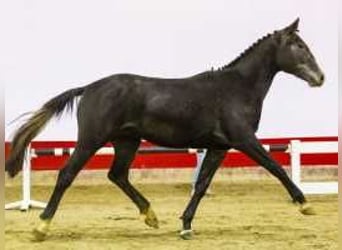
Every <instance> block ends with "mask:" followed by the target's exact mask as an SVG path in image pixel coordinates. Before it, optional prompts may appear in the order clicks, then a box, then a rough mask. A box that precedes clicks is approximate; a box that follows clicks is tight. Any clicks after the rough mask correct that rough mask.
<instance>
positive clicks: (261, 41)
mask: <svg viewBox="0 0 342 250" xmlns="http://www.w3.org/2000/svg"><path fill="white" fill-rule="evenodd" d="M275 33H276V31H275V32H273V33H269V34H267V35H265V36H263V37H262V38H259V39H258V40H257V41H256V42H254V43H253V44H252V45H251V46H249V47H248V48H247V49H246V50H244V51H243V52H242V53H241V54H240V55H239V56H238V57H236V58H235V59H234V60H233V61H231V62H230V63H228V64H227V65H225V66H223V67H221V68H220V69H219V70H224V69H227V68H231V67H233V66H235V65H236V64H237V63H238V62H240V61H241V60H242V59H243V58H245V57H246V56H248V55H249V54H250V53H251V52H252V51H254V50H255V48H257V47H259V45H260V44H262V43H263V42H264V41H265V40H267V39H268V38H269V37H271V36H272V35H273V34H275Z"/></svg>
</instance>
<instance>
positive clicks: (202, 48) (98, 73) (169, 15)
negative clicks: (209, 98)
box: [0, 0, 338, 140]
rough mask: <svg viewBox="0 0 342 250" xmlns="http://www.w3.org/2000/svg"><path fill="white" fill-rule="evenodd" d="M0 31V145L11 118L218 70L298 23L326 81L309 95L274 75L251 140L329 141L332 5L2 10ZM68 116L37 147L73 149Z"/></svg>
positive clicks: (39, 5) (29, 4)
mask: <svg viewBox="0 0 342 250" xmlns="http://www.w3.org/2000/svg"><path fill="white" fill-rule="evenodd" d="M3 5H4V7H5V9H3V10H5V11H3V12H4V14H3V15H2V17H1V20H0V21H1V22H2V23H6V25H5V26H4V32H2V41H1V43H2V45H3V46H1V49H2V52H1V58H0V63H1V65H0V66H1V67H0V68H1V75H0V80H1V81H2V82H4V83H5V91H6V92H5V93H6V94H5V121H6V129H5V133H6V135H5V136H6V139H10V138H11V137H12V136H13V131H14V130H15V129H16V128H17V127H18V125H19V124H20V123H18V122H16V123H14V124H9V122H10V121H12V120H13V119H15V118H16V117H17V116H18V115H20V114H22V113H24V112H27V111H32V110H35V109H37V108H39V107H40V105H42V104H43V103H44V102H45V101H47V100H48V99H49V98H51V97H53V96H55V95H56V94H58V93H60V92H62V91H64V90H66V89H69V88H72V87H76V86H81V85H84V84H88V83H89V82H91V81H94V80H97V79H99V78H101V77H104V76H107V75H110V74H113V73H119V72H131V73H137V74H143V75H149V76H162V77H183V76H189V75H192V74H195V73H198V72H201V71H204V70H207V69H209V68H211V67H218V66H222V65H224V64H226V63H228V62H229V61H231V60H232V59H234V58H235V57H236V56H238V55H239V53H241V52H242V51H243V50H244V49H246V48H247V47H248V46H250V45H251V44H252V43H253V42H254V41H255V40H257V39H258V38H259V37H261V36H263V35H265V34H266V33H269V32H273V30H275V29H280V28H283V27H284V26H285V25H287V24H289V23H290V22H292V21H293V20H294V19H295V18H296V17H300V18H301V23H300V35H301V36H302V38H303V39H304V40H305V41H306V42H307V43H308V45H309V47H310V48H311V50H312V52H313V53H314V54H315V56H316V58H317V60H318V62H319V64H320V65H321V67H322V69H323V70H324V71H325V73H326V84H325V86H324V87H323V88H320V89H311V88H309V87H308V85H307V83H305V82H303V81H302V80H299V79H296V78H295V77H293V76H290V75H286V74H285V73H280V74H279V75H277V77H276V79H275V81H274V83H273V86H272V88H271V91H270V93H269V95H268V97H267V99H266V101H265V104H264V112H263V115H262V121H261V126H260V129H259V132H258V135H259V136H260V137H282V136H326V135H337V127H338V122H337V85H338V81H337V49H338V46H337V41H338V40H337V35H338V33H337V6H338V2H337V0H330V1H317V0H316V1H313V0H301V1H295V0H287V1H271V0H269V1H266V0H263V1H252V0H239V1H203V0H202V1H199V0H192V1H189V0H188V1H175V0H173V1H151V0H150V1H127V0H120V1H104V0H100V1H84V0H83V1H81V0H74V1H67V0H59V1H43V0H37V1H32V0H25V1H24V0H22V1H6V2H4V3H3ZM74 117H75V114H74V115H72V116H70V115H66V116H64V117H63V119H61V120H60V121H59V122H52V123H50V124H49V126H48V127H47V128H46V129H45V130H44V131H43V132H42V133H41V135H39V137H38V138H37V139H44V140H65V139H70V140H74V139H75V138H76V120H75V118H74Z"/></svg>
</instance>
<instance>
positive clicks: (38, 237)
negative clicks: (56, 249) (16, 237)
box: [32, 228, 47, 241]
mask: <svg viewBox="0 0 342 250" xmlns="http://www.w3.org/2000/svg"><path fill="white" fill-rule="evenodd" d="M32 234H33V237H34V241H44V240H45V239H46V236H47V233H46V232H43V231H40V230H39V229H38V228H35V229H33V231H32Z"/></svg>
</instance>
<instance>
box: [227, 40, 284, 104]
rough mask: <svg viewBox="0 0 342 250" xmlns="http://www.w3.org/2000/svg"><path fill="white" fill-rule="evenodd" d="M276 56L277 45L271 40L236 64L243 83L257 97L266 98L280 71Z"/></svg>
mask: <svg viewBox="0 0 342 250" xmlns="http://www.w3.org/2000/svg"><path fill="white" fill-rule="evenodd" d="M275 56H276V46H275V45H274V44H271V41H270V42H265V44H262V45H260V46H259V47H258V48H256V49H255V51H253V52H251V53H249V54H248V55H246V56H245V57H243V58H242V59H241V60H240V61H239V62H238V63H237V64H236V65H234V70H237V71H238V72H239V75H240V76H241V77H242V80H241V82H242V83H241V84H244V85H245V87H246V88H248V89H250V90H251V91H252V93H253V96H255V97H256V98H257V99H261V100H263V99H264V98H265V96H266V94H267V92H268V90H269V88H270V86H271V84H272V81H273V78H274V76H275V75H276V73H277V72H278V69H277V67H276V64H275Z"/></svg>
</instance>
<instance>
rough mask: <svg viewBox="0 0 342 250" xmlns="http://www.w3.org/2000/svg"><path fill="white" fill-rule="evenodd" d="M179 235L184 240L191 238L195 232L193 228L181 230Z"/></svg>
mask: <svg viewBox="0 0 342 250" xmlns="http://www.w3.org/2000/svg"><path fill="white" fill-rule="evenodd" d="M179 236H180V237H181V238H182V239H183V240H191V239H192V236H193V232H192V230H191V229H187V230H183V231H181V232H180V234H179Z"/></svg>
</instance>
